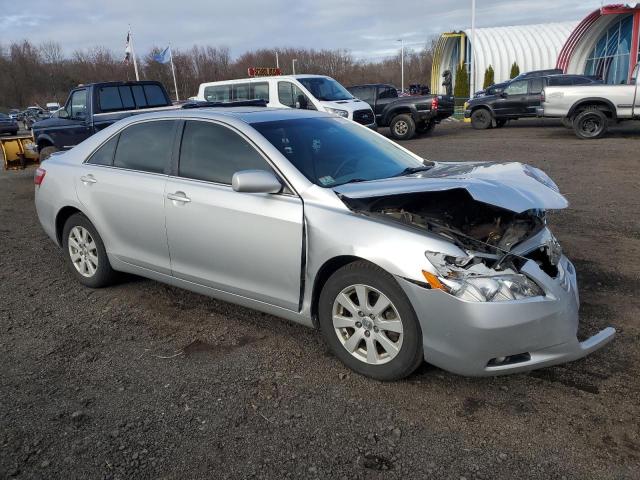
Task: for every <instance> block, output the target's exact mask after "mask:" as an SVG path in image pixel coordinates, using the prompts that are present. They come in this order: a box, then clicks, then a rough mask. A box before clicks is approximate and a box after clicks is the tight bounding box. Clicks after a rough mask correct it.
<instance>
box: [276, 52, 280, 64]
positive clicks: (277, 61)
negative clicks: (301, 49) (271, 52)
mask: <svg viewBox="0 0 640 480" xmlns="http://www.w3.org/2000/svg"><path fill="white" fill-rule="evenodd" d="M276 68H280V61H279V60H278V51H277V50H276Z"/></svg>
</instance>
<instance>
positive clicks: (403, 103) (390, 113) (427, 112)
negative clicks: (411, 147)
mask: <svg viewBox="0 0 640 480" xmlns="http://www.w3.org/2000/svg"><path fill="white" fill-rule="evenodd" d="M347 90H349V92H351V94H352V95H353V96H354V97H356V98H359V99H360V100H363V101H365V102H367V103H368V104H369V105H371V108H372V109H373V111H374V113H375V115H376V123H377V124H378V126H380V127H389V129H390V130H391V136H392V137H393V138H395V139H396V140H408V139H410V138H412V137H413V136H414V135H415V134H416V133H430V132H431V130H433V128H434V127H435V126H436V124H437V123H440V122H441V121H442V120H444V119H445V118H447V117H450V116H451V115H453V109H454V103H453V98H452V97H447V96H444V95H427V96H412V95H408V96H402V97H401V96H399V95H398V90H396V89H395V87H393V86H392V85H386V84H383V83H375V84H369V85H354V86H353V87H348V88H347Z"/></svg>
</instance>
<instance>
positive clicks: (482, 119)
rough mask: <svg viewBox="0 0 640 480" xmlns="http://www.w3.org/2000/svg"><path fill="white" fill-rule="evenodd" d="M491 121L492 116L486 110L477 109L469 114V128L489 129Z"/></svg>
mask: <svg viewBox="0 0 640 480" xmlns="http://www.w3.org/2000/svg"><path fill="white" fill-rule="evenodd" d="M492 121H493V115H492V114H491V112H490V111H489V110H487V109H486V108H479V109H478V110H474V112H473V113H472V114H471V126H472V127H473V128H474V129H476V130H486V129H487V128H491V122H492Z"/></svg>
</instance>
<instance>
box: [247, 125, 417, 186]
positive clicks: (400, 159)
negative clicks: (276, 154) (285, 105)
mask: <svg viewBox="0 0 640 480" xmlns="http://www.w3.org/2000/svg"><path fill="white" fill-rule="evenodd" d="M252 126H253V128H255V129H256V130H257V131H258V132H260V133H261V134H262V135H263V136H264V137H265V138H266V139H267V140H268V141H269V142H270V143H271V144H272V145H273V146H274V147H276V148H277V149H278V150H279V151H280V153H282V154H283V155H284V156H285V157H286V158H287V159H288V160H289V161H290V162H291V163H292V164H293V165H294V166H295V167H296V168H297V169H298V170H300V172H302V174H303V175H304V176H305V177H307V178H308V179H309V180H310V181H311V182H313V183H315V184H316V185H319V186H321V187H335V186H337V185H342V184H344V183H349V182H362V181H367V180H378V179H381V178H389V177H393V176H397V175H402V174H403V173H405V172H406V173H409V171H410V170H411V169H414V168H418V169H419V168H420V167H423V166H424V164H423V163H422V162H421V161H420V160H419V159H418V158H416V157H414V156H413V155H411V154H409V153H407V152H405V151H403V150H402V149H401V148H399V147H397V146H396V145H395V144H394V143H392V142H389V141H388V140H386V139H384V138H382V137H381V136H379V135H378V134H377V133H374V132H371V131H369V130H367V129H364V128H362V127H360V126H358V125H357V124H355V123H353V122H352V121H351V120H347V119H344V118H326V117H319V118H305V119H296V120H279V121H275V122H263V123H254V124H252Z"/></svg>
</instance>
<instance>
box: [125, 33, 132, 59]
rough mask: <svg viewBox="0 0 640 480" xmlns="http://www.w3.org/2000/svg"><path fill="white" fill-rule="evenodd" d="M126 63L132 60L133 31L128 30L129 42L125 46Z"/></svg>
mask: <svg viewBox="0 0 640 480" xmlns="http://www.w3.org/2000/svg"><path fill="white" fill-rule="evenodd" d="M123 61H124V63H129V62H130V61H131V32H127V43H126V44H125V47H124V60H123Z"/></svg>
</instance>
